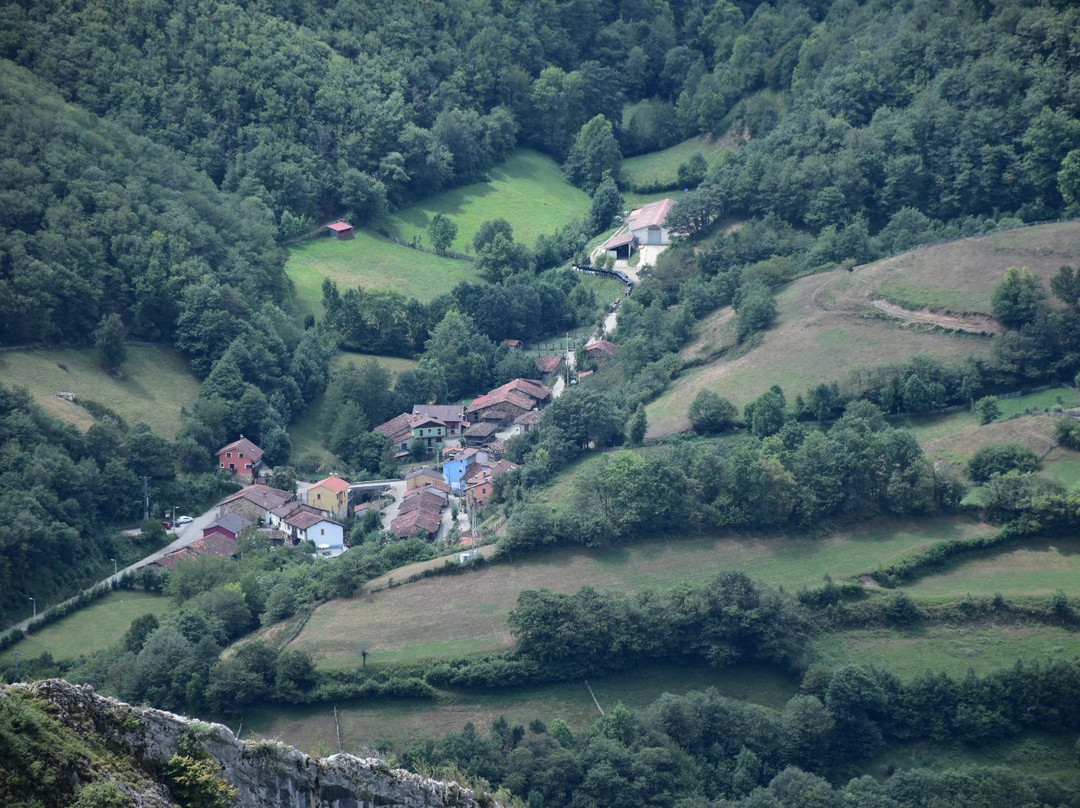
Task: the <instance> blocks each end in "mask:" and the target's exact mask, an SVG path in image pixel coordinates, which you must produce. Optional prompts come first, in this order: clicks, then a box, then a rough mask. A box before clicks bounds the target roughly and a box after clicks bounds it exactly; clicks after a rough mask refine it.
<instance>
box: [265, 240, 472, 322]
mask: <svg viewBox="0 0 1080 808" xmlns="http://www.w3.org/2000/svg"><path fill="white" fill-rule="evenodd" d="M285 272H286V274H287V275H288V276H289V279H290V280H292V282H293V287H294V289H295V295H296V310H297V313H298V314H299V315H301V316H304V315H307V314H314V315H315V316H316V317H321V316H322V284H323V279H324V278H329V279H330V280H332V281H334V282H335V283H336V284H337V285H338V289H340V290H341V291H342V292H344V291H345V290H346V289H355V288H356V287H357V286H363V287H364V288H365V289H386V290H391V291H395V292H400V293H401V294H403V295H405V296H406V297H415V298H416V299H417V300H419V301H420V302H421V303H426V302H428V301H429V300H431V299H432V298H434V297H438V296H439V295H441V294H443V293H444V292H449V291H450V290H451V289H453V288H454V287H455V286H456V285H457V284H458V283H460V282H461V281H466V280H475V279H476V277H477V276H476V273H475V272H474V271H473V266H472V264H471V263H470V262H468V261H461V260H458V259H454V258H445V257H443V256H441V255H433V254H431V253H426V252H422V251H420V250H413V249H410V248H408V247H403V246H401V245H400V244H395V243H394V242H393V241H391V240H390V239H388V238H386V237H385V236H380V235H378V234H377V233H374V232H372V231H369V230H357V231H356V235H355V236H354V237H353V238H348V239H334V238H327V237H318V238H313V239H310V240H308V241H304V242H302V243H300V244H298V245H296V246H294V247H291V248H289V260H288V263H286V264H285Z"/></svg>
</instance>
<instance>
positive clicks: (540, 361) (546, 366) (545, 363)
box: [536, 354, 563, 373]
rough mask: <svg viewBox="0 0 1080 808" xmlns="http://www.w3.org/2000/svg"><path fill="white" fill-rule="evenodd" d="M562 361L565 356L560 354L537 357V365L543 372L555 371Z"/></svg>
mask: <svg viewBox="0 0 1080 808" xmlns="http://www.w3.org/2000/svg"><path fill="white" fill-rule="evenodd" d="M562 363H563V357H561V356H560V355H558V354H548V355H546V356H538V357H536V367H537V369H538V370H539V371H540V372H541V373H554V372H555V371H556V370H558V369H559V366H560V365H561V364H562Z"/></svg>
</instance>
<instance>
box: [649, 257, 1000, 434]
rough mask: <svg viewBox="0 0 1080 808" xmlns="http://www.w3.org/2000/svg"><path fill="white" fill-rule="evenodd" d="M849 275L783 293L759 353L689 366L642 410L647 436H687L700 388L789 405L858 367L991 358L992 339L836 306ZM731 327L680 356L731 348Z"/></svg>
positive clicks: (815, 279)
mask: <svg viewBox="0 0 1080 808" xmlns="http://www.w3.org/2000/svg"><path fill="white" fill-rule="evenodd" d="M850 275H851V273H848V272H845V271H843V270H837V271H832V272H825V273H821V274H818V275H813V276H810V277H807V278H801V279H799V280H797V281H795V282H793V283H791V284H789V285H788V286H787V287H785V288H783V289H781V290H780V292H779V293H778V294H777V296H776V302H777V307H778V309H779V316H778V318H777V325H776V326H775V327H774V328H773V329H771V330H769V331H767V332H765V334H764V335H763V338H762V341H761V344H760V345H759V346H758V347H756V348H753V349H752V350H749V351H747V352H746V353H743V354H742V355H740V356H737V357H736V358H734V359H727V358H723V357H722V358H719V359H717V360H715V361H713V362H711V363H709V364H707V365H703V366H701V367H698V368H694V369H693V370H691V371H689V372H688V373H685V374H684V375H682V376H680V377H679V378H678V379H676V380H675V381H674V382H673V383H672V384H671V385H670V387H669V388H668V389H667V391H666V392H665V393H664V394H663V395H661V396H660V397H659V398H658V399H656V400H655V401H653V402H652V403H651V404H649V405H648V406H647V408H646V409H647V412H648V418H649V433H648V434H649V437H657V436H660V435H666V434H670V433H673V432H681V431H685V430H688V429H689V428H690V420H689V418H688V417H687V410H688V409H689V407H690V403H691V402H692V401H693V400H694V396H696V395H697V394H698V392H700V391H701V390H712V391H713V392H715V393H717V394H719V395H721V396H723V397H724V398H727V399H730V400H731V401H732V402H734V403H735V404H736V405H737V406H739V407H740V408H741V407H742V406H743V405H745V404H746V403H747V402H748V401H750V400H751V399H753V398H756V397H757V396H759V395H761V394H762V393H763V392H765V391H766V390H768V389H769V387H771V386H772V385H774V384H779V385H780V386H781V387H783V389H784V391H785V392H786V393H787V396H788V398H789V399H793V398H794V397H795V395H796V394H799V393H805V392H806V390H807V389H809V388H810V387H811V386H813V385H816V384H818V383H820V382H828V381H831V380H834V379H835V380H840V379H843V378H844V376H846V375H847V374H848V373H849V372H850V371H852V370H854V369H856V368H862V367H873V366H877V365H880V364H883V363H887V362H900V361H904V360H906V359H908V358H910V357H911V356H913V355H915V354H928V355H931V356H937V357H940V358H942V359H945V360H959V359H962V358H963V357H966V356H968V355H983V354H987V353H988V352H989V350H990V340H989V339H987V338H985V337H980V336H975V335H962V334H956V333H948V332H944V331H942V330H940V329H934V328H930V327H905V326H904V325H903V324H902V323H901V322H900V321H898V320H892V319H888V318H885V317H878V316H867V310H866V309H865V308H864V307H863V306H862V304H861V303H859V302H858V301H857V300H841V299H839V298H838V297H837V296H836V294H835V293H834V292H833V290H832V287H833V285H834V284H841V285H842V284H844V283H846V282H847V280H848V278H849V276H850ZM729 322H730V312H726V311H724V312H717V313H716V314H714V315H712V316H711V317H710V318H707V319H706V320H704V321H703V322H702V325H701V326H699V328H698V330H697V334H696V336H695V338H694V339H693V340H691V342H690V343H689V344H688V345H687V346H686V348H684V349H683V352H682V355H683V356H684V357H685V358H695V357H701V356H709V355H712V354H713V353H715V351H716V350H717V349H719V348H722V347H725V346H730V345H731V344H732V341H731V337H730V335H729V334H728V333H727V328H728V323H729Z"/></svg>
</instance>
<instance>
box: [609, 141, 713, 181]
mask: <svg viewBox="0 0 1080 808" xmlns="http://www.w3.org/2000/svg"><path fill="white" fill-rule="evenodd" d="M730 149H731V147H730V146H727V145H723V144H722V143H721V141H719V140H717V139H715V138H712V137H709V136H708V135H699V136H698V137H692V138H690V139H689V140H684V141H683V142H682V143H676V144H675V145H674V146H669V147H668V148H666V149H663V150H661V151H657V152H650V153H648V154H639V155H636V156H634V157H627V158H626V159H625V160H623V161H622V177H623V181H624V182H625V184H626V187H627V188H631V189H633V188H640V187H650V186H653V187H658V186H663V187H665V188H668V189H673V190H678V191H681V190H682V189H681V188H679V184H678V175H679V164H680V163H685V162H686V161H687V160H689V159H690V157H691V156H693V154H694V152H701V156H702V157H704V158H705V161H706V162H707V163H708V164H709V165H710V166H711V165H713V164H714V163H715V162H716V161H717V160H719V159H720V155H722V154H723V153H724V152H726V151H730Z"/></svg>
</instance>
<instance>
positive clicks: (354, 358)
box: [330, 351, 419, 379]
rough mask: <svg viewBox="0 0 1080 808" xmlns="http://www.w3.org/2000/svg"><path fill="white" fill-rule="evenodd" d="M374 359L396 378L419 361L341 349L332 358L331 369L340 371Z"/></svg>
mask: <svg viewBox="0 0 1080 808" xmlns="http://www.w3.org/2000/svg"><path fill="white" fill-rule="evenodd" d="M370 359H374V360H375V361H376V362H378V363H379V364H380V365H382V366H383V367H385V368H386V369H387V370H389V371H390V375H392V376H393V377H394V378H395V379H396V378H397V376H398V374H399V373H403V372H404V371H406V370H412V369H413V368H415V367H416V366H417V365H418V364H419V363H418V362H417V361H416V360H415V359H405V358H403V357H400V356H379V355H378V354H365V353H354V352H352V351H339V352H338V353H336V354H334V355H333V356H332V357H331V358H330V370H331V371H338V370H341V369H343V368H344V367H346V366H347V365H355V366H356V367H360V365H363V364H365V363H366V362H367V361H368V360H370Z"/></svg>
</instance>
